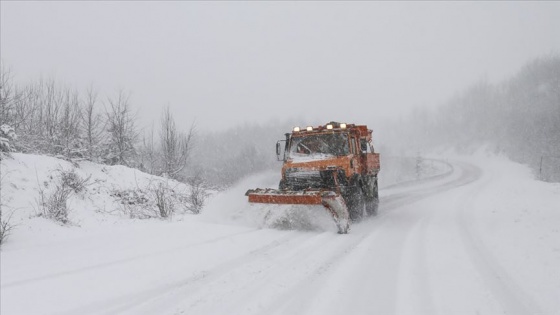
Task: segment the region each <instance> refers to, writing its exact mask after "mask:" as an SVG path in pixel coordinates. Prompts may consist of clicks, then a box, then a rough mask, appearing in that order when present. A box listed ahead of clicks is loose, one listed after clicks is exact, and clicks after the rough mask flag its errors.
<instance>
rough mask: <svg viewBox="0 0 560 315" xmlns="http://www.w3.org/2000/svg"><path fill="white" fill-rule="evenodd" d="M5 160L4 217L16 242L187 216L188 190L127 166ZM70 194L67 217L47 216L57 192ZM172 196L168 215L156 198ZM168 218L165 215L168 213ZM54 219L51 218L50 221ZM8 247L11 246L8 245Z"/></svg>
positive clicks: (21, 158) (34, 157) (48, 159)
mask: <svg viewBox="0 0 560 315" xmlns="http://www.w3.org/2000/svg"><path fill="white" fill-rule="evenodd" d="M12 156H13V158H5V159H3V160H2V162H1V163H2V164H1V166H2V205H3V210H2V215H3V217H4V219H7V218H10V223H11V224H12V225H13V226H14V228H13V230H12V234H13V235H10V236H8V239H9V238H13V242H14V243H20V242H37V241H44V240H46V239H49V238H51V237H60V238H66V237H67V234H68V233H70V234H83V233H89V232H90V231H93V230H97V229H100V228H101V227H102V226H107V225H109V226H110V225H119V224H136V223H138V221H141V219H147V218H172V217H173V216H175V217H176V218H175V219H178V220H180V219H181V216H183V215H189V214H191V213H192V212H191V211H190V210H189V208H190V203H189V200H188V199H189V193H190V187H188V186H187V185H185V184H182V183H179V182H177V181H174V180H172V179H165V178H161V177H157V176H152V175H149V174H146V173H143V172H141V171H138V170H136V169H132V168H128V167H125V166H108V165H101V164H96V163H91V162H88V161H83V162H80V163H79V165H72V164H71V163H69V162H67V161H64V160H61V159H57V158H53V157H48V156H41V155H30V154H20V153H14V154H12ZM62 190H65V191H66V192H67V194H68V201H67V204H66V205H67V216H66V217H64V216H59V217H58V218H57V217H53V216H56V215H54V214H53V213H49V211H48V209H47V208H48V205H49V203H50V202H51V201H52V200H51V199H50V198H51V197H52V196H55V195H56V192H58V191H62ZM158 193H161V194H162V195H164V196H166V197H168V201H170V202H169V204H166V205H164V206H166V207H167V211H168V213H163V214H164V215H162V212H161V211H160V207H158V201H157V194H158ZM165 214H167V215H165ZM49 219H50V220H49ZM8 246H9V245H8Z"/></svg>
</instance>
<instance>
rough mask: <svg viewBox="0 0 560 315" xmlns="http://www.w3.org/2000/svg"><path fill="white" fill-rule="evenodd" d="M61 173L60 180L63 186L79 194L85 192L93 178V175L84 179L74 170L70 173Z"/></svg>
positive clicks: (69, 171)
mask: <svg viewBox="0 0 560 315" xmlns="http://www.w3.org/2000/svg"><path fill="white" fill-rule="evenodd" d="M59 172H60V180H61V181H62V183H63V185H64V186H67V187H70V188H72V190H73V191H74V192H75V193H77V194H78V193H81V192H82V191H84V189H85V188H86V186H87V185H88V184H89V180H90V178H91V175H90V176H88V177H87V178H82V177H81V176H80V175H79V174H78V173H76V171H75V170H74V169H71V170H68V171H65V170H59Z"/></svg>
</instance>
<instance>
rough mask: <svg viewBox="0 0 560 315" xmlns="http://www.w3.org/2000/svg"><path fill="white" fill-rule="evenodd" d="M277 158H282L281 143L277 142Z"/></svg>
mask: <svg viewBox="0 0 560 315" xmlns="http://www.w3.org/2000/svg"><path fill="white" fill-rule="evenodd" d="M276 156H278V157H280V141H278V142H276Z"/></svg>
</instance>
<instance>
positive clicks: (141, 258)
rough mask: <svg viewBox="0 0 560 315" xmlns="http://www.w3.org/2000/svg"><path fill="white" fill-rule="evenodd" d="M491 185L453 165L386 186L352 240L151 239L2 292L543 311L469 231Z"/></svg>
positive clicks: (337, 310)
mask: <svg viewBox="0 0 560 315" xmlns="http://www.w3.org/2000/svg"><path fill="white" fill-rule="evenodd" d="M489 180H490V179H484V177H483V172H482V171H481V169H480V168H478V167H476V166H474V165H471V164H468V163H464V162H453V163H452V170H451V171H450V172H448V173H446V174H445V175H444V176H436V177H434V178H431V179H426V180H422V181H419V182H409V183H407V184H403V185H393V186H391V187H388V188H386V189H384V190H382V191H381V192H380V194H381V203H380V211H379V215H378V216H377V217H375V218H370V219H367V220H364V221H362V222H360V223H358V224H355V225H353V226H352V230H351V232H350V234H348V235H338V234H336V233H335V232H334V229H333V231H326V232H325V231H323V232H317V231H277V230H270V229H243V230H234V231H232V232H231V233H225V234H222V235H216V236H208V237H206V238H205V239H203V240H199V241H193V242H187V244H183V245H177V246H175V245H172V246H168V247H164V248H162V247H161V246H157V243H155V244H153V246H152V247H150V246H151V245H149V244H148V245H147V247H146V248H145V250H144V252H143V253H140V254H139V253H135V254H130V255H123V256H121V257H115V258H114V259H109V260H104V261H102V262H99V263H91V264H88V265H85V266H84V265H72V264H71V263H69V264H68V266H66V267H64V268H61V269H60V270H57V271H53V272H50V273H47V274H41V275H29V276H25V277H19V278H17V277H14V278H13V279H8V280H6V281H3V282H2V290H3V298H4V299H5V300H6V299H8V301H9V299H10V297H12V296H16V295H18V294H34V293H37V294H39V293H40V292H43V294H44V295H43V296H41V298H37V300H36V301H35V302H36V303H39V304H38V305H40V303H44V304H45V307H43V308H42V310H43V312H42V313H43V314H244V315H247V314H344V313H346V314H449V313H455V314H457V313H461V314H463V313H508V314H528V313H533V312H538V311H539V310H538V307H537V306H536V304H535V303H534V301H531V300H530V299H529V298H527V297H526V296H527V295H526V294H524V292H523V291H522V289H521V288H520V286H518V285H516V283H515V281H514V279H513V278H512V277H510V276H509V275H507V274H506V273H505V272H504V271H503V270H502V268H500V266H499V263H498V262H497V260H496V259H494V258H493V257H492V253H491V252H490V251H489V250H488V249H487V248H485V246H484V244H483V242H481V241H480V240H479V239H478V238H477V236H476V233H475V232H474V230H473V229H472V228H471V225H470V222H472V218H470V210H471V204H470V201H471V200H472V199H473V198H476V194H477V193H478V192H480V191H483V190H484V185H486V184H488V181H489ZM171 232H173V231H170V233H171ZM181 233H188V232H184V231H181ZM181 237H187V239H188V234H181ZM164 238H165V235H164V236H163V237H162V239H164ZM92 241H93V240H92ZM99 247H101V246H99ZM98 250H99V251H101V252H100V253H99V255H101V256H108V257H110V255H108V254H107V253H103V252H102V251H103V249H98ZM70 261H71V259H70ZM93 277H94V278H95V279H96V281H94V282H95V283H92V281H91V279H92V278H93ZM130 279H134V281H133V283H132V284H131V283H129V282H131V281H130ZM76 283H87V285H89V286H90V288H89V289H88V290H90V291H88V292H91V298H88V297H83V296H80V297H79V298H77V299H76V300H75V301H74V302H73V303H72V302H71V301H70V302H67V303H59V304H55V303H52V301H53V300H54V301H56V299H57V295H56V294H55V293H52V292H51V293H50V292H49V288H51V290H52V289H56V290H58V291H59V292H58V293H59V294H68V295H69V296H71V291H72V288H73V287H75V285H76ZM65 292H66V293H65ZM49 303H50V304H49ZM38 307H41V306H38ZM9 309H10V310H13V309H16V308H9ZM19 309H20V310H22V311H25V310H26V309H25V306H21V308H19ZM6 310H8V308H6Z"/></svg>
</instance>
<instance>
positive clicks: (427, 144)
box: [381, 55, 560, 181]
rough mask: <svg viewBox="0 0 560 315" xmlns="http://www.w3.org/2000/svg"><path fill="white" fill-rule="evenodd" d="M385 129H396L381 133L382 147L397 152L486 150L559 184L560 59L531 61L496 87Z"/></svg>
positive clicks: (482, 85) (479, 86)
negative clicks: (383, 145) (450, 149)
mask: <svg viewBox="0 0 560 315" xmlns="http://www.w3.org/2000/svg"><path fill="white" fill-rule="evenodd" d="M390 125H391V126H399V127H398V128H392V129H391V131H390V132H385V133H384V135H385V136H386V137H385V138H384V139H383V143H384V144H386V145H387V146H388V147H390V148H391V149H392V150H395V151H396V152H406V151H407V150H408V151H409V152H408V153H409V154H411V153H413V152H410V151H413V150H421V151H423V152H428V151H433V150H437V149H446V148H454V149H456V150H457V152H459V153H467V154H468V153H472V152H473V151H475V150H477V149H478V148H480V147H481V146H485V147H486V148H487V149H488V150H491V151H492V152H494V153H496V154H503V155H506V156H507V157H509V158H510V159H512V160H513V161H516V162H520V163H523V164H526V165H528V166H530V167H531V168H532V169H533V170H534V173H535V175H537V176H538V177H540V178H541V179H543V180H548V181H560V56H559V55H549V56H545V57H541V58H538V59H535V60H533V61H531V62H529V63H527V64H526V65H525V66H523V67H522V69H521V70H520V71H519V72H518V73H517V74H516V75H514V76H513V77H512V78H510V79H508V80H505V81H503V82H500V83H497V84H490V83H488V82H485V81H481V82H478V83H476V84H474V85H472V86H471V87H469V88H467V89H466V90H464V91H463V92H460V93H458V94H457V95H455V96H453V97H451V98H450V99H448V100H447V101H446V102H444V103H443V104H442V105H441V106H439V107H437V108H436V109H418V110H415V111H414V112H413V113H411V115H410V116H408V117H406V118H403V119H400V120H399V121H396V122H395V121H394V122H391V124H390ZM381 127H382V128H390V127H389V126H387V125H384V126H381ZM541 173H542V175H541Z"/></svg>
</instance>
